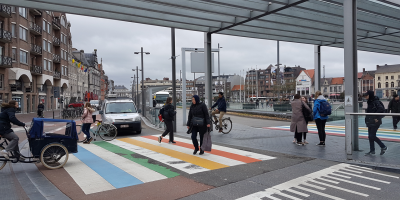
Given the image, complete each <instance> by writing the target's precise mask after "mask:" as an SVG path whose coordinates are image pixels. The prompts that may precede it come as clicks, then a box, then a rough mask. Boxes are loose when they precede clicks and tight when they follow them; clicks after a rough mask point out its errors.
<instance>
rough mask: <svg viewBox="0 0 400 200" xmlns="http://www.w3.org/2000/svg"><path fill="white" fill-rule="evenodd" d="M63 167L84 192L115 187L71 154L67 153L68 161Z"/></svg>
mask: <svg viewBox="0 0 400 200" xmlns="http://www.w3.org/2000/svg"><path fill="white" fill-rule="evenodd" d="M64 169H65V171H67V172H68V174H69V175H70V176H71V177H72V179H74V181H75V182H76V184H78V185H79V187H80V188H81V189H82V190H83V192H84V193H85V194H92V193H96V192H103V191H106V190H113V189H115V187H114V186H112V185H111V184H110V183H109V182H107V181H106V180H105V179H104V178H103V177H101V176H100V175H99V174H97V173H96V172H95V171H94V170H92V169H91V168H90V167H88V166H87V165H86V164H85V163H83V162H82V161H80V160H79V159H78V158H77V157H75V156H74V155H73V154H69V158H68V162H67V163H66V164H65V165H64Z"/></svg>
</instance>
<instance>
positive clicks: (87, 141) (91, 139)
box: [83, 137, 93, 144]
mask: <svg viewBox="0 0 400 200" xmlns="http://www.w3.org/2000/svg"><path fill="white" fill-rule="evenodd" d="M92 141H93V137H91V138H90V139H89V140H86V141H85V142H83V144H90V143H91V142H92Z"/></svg>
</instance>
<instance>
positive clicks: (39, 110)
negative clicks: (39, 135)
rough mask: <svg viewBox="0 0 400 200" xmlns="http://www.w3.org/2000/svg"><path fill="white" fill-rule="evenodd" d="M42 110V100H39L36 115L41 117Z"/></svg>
mask: <svg viewBox="0 0 400 200" xmlns="http://www.w3.org/2000/svg"><path fill="white" fill-rule="evenodd" d="M43 111H44V105H43V102H41V101H40V102H39V105H38V110H37V116H38V117H40V118H43Z"/></svg>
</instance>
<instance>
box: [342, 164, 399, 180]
mask: <svg viewBox="0 0 400 200" xmlns="http://www.w3.org/2000/svg"><path fill="white" fill-rule="evenodd" d="M349 168H352V169H354V170H358V171H362V172H367V173H371V174H376V175H381V176H386V177H390V178H397V179H398V178H399V177H397V176H392V175H387V174H382V173H378V172H374V171H372V169H370V170H365V169H357V168H353V167H349Z"/></svg>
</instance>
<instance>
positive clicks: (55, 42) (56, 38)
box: [53, 36, 60, 47]
mask: <svg viewBox="0 0 400 200" xmlns="http://www.w3.org/2000/svg"><path fill="white" fill-rule="evenodd" d="M53 45H54V46H55V47H59V46H60V39H59V38H58V37H55V36H53Z"/></svg>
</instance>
